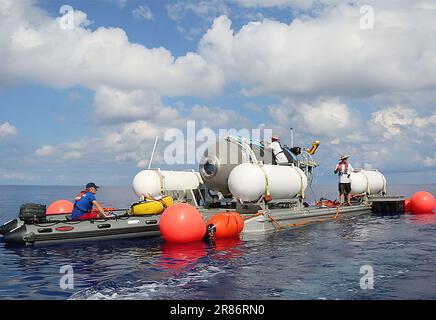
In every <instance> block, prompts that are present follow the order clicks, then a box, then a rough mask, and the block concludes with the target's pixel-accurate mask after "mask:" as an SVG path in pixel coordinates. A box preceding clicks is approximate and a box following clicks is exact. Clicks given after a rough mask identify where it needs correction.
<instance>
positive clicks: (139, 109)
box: [94, 87, 180, 123]
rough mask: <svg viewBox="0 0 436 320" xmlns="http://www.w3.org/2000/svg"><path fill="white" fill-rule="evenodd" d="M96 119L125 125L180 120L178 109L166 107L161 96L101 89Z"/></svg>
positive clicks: (95, 100)
mask: <svg viewBox="0 0 436 320" xmlns="http://www.w3.org/2000/svg"><path fill="white" fill-rule="evenodd" d="M94 106H95V113H96V117H97V118H98V119H100V120H102V121H105V122H112V123H123V122H132V121H135V120H139V119H148V120H151V119H153V120H154V121H157V122H159V123H163V122H168V121H169V120H170V119H175V121H177V119H179V118H180V115H179V113H178V112H177V110H176V109H174V108H170V107H167V106H165V105H164V104H163V103H162V101H161V98H160V96H159V95H157V94H156V93H154V92H151V91H144V90H132V91H129V90H118V89H114V88H108V87H101V88H99V89H97V91H96V93H95V98H94Z"/></svg>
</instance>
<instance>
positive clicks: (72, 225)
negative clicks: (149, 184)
mask: <svg viewBox="0 0 436 320" xmlns="http://www.w3.org/2000/svg"><path fill="white" fill-rule="evenodd" d="M159 220H160V216H159V215H147V216H128V217H120V218H117V219H97V220H87V221H65V220H63V221H45V222H43V223H37V224H26V223H24V222H23V221H21V220H20V219H15V220H13V221H15V224H14V225H13V224H12V222H11V221H10V222H8V224H10V225H8V224H5V225H3V227H2V228H3V231H7V230H9V231H8V232H6V233H5V234H3V239H4V241H5V242H6V243H7V244H14V245H51V244H56V243H67V242H77V241H96V240H114V239H132V238H145V237H152V236H159V235H160V231H159ZM7 225H8V227H6V226H7ZM12 227H13V228H12Z"/></svg>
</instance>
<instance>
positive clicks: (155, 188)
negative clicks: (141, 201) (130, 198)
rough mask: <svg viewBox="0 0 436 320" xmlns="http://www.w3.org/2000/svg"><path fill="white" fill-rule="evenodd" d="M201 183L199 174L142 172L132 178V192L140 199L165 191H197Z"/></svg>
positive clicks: (159, 171)
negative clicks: (146, 195)
mask: <svg viewBox="0 0 436 320" xmlns="http://www.w3.org/2000/svg"><path fill="white" fill-rule="evenodd" d="M200 183H201V177H200V174H199V173H197V172H186V171H161V170H143V171H141V172H139V173H138V174H137V175H136V176H135V177H134V178H133V183H132V185H133V190H134V191H135V193H136V194H137V195H138V197H141V196H143V195H145V194H148V195H151V196H155V195H159V194H161V193H165V192H166V191H184V190H193V189H197V188H198V186H199V185H200Z"/></svg>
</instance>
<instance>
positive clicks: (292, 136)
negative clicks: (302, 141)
mask: <svg viewBox="0 0 436 320" xmlns="http://www.w3.org/2000/svg"><path fill="white" fill-rule="evenodd" d="M293 147H294V129H293V128H291V148H293Z"/></svg>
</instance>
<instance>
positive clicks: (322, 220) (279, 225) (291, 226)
mask: <svg viewBox="0 0 436 320" xmlns="http://www.w3.org/2000/svg"><path fill="white" fill-rule="evenodd" d="M339 215H340V212H339V207H336V214H335V216H334V217H332V218H325V219H319V220H311V221H304V222H299V223H289V224H285V225H281V224H280V223H279V222H277V220H275V219H274V217H273V216H271V215H270V214H268V218H269V219H270V220H271V222H272V223H273V224H275V225H277V227H276V228H277V229H286V228H293V227H301V226H305V225H307V224H311V223H319V222H326V221H332V220H338V219H339Z"/></svg>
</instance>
